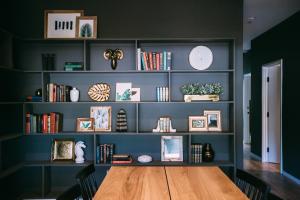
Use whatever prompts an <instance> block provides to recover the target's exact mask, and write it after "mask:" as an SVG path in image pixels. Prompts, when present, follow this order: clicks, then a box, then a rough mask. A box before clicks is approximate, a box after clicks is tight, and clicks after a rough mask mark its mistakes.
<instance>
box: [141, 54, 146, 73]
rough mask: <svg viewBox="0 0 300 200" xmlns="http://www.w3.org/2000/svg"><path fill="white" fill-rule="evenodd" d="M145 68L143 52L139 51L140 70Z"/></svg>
mask: <svg viewBox="0 0 300 200" xmlns="http://www.w3.org/2000/svg"><path fill="white" fill-rule="evenodd" d="M145 69H146V64H145V59H144V55H143V52H141V70H142V71H143V70H145Z"/></svg>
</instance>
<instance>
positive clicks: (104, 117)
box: [90, 106, 111, 131]
mask: <svg viewBox="0 0 300 200" xmlns="http://www.w3.org/2000/svg"><path fill="white" fill-rule="evenodd" d="M90 117H91V118H94V120H95V121H94V130H95V131H111V106H92V107H91V110H90Z"/></svg>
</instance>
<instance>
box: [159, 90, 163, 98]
mask: <svg viewBox="0 0 300 200" xmlns="http://www.w3.org/2000/svg"><path fill="white" fill-rule="evenodd" d="M162 94H163V89H162V87H159V101H163V98H162V97H163V95H162Z"/></svg>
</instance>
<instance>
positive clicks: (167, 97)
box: [165, 87, 169, 101]
mask: <svg viewBox="0 0 300 200" xmlns="http://www.w3.org/2000/svg"><path fill="white" fill-rule="evenodd" d="M165 95H166V101H169V88H168V87H166V94H165Z"/></svg>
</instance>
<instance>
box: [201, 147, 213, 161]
mask: <svg viewBox="0 0 300 200" xmlns="http://www.w3.org/2000/svg"><path fill="white" fill-rule="evenodd" d="M202 154H203V161H204V162H212V161H213V160H214V157H215V152H214V150H213V148H212V146H211V144H210V143H206V144H204V145H203V152H202Z"/></svg>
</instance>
